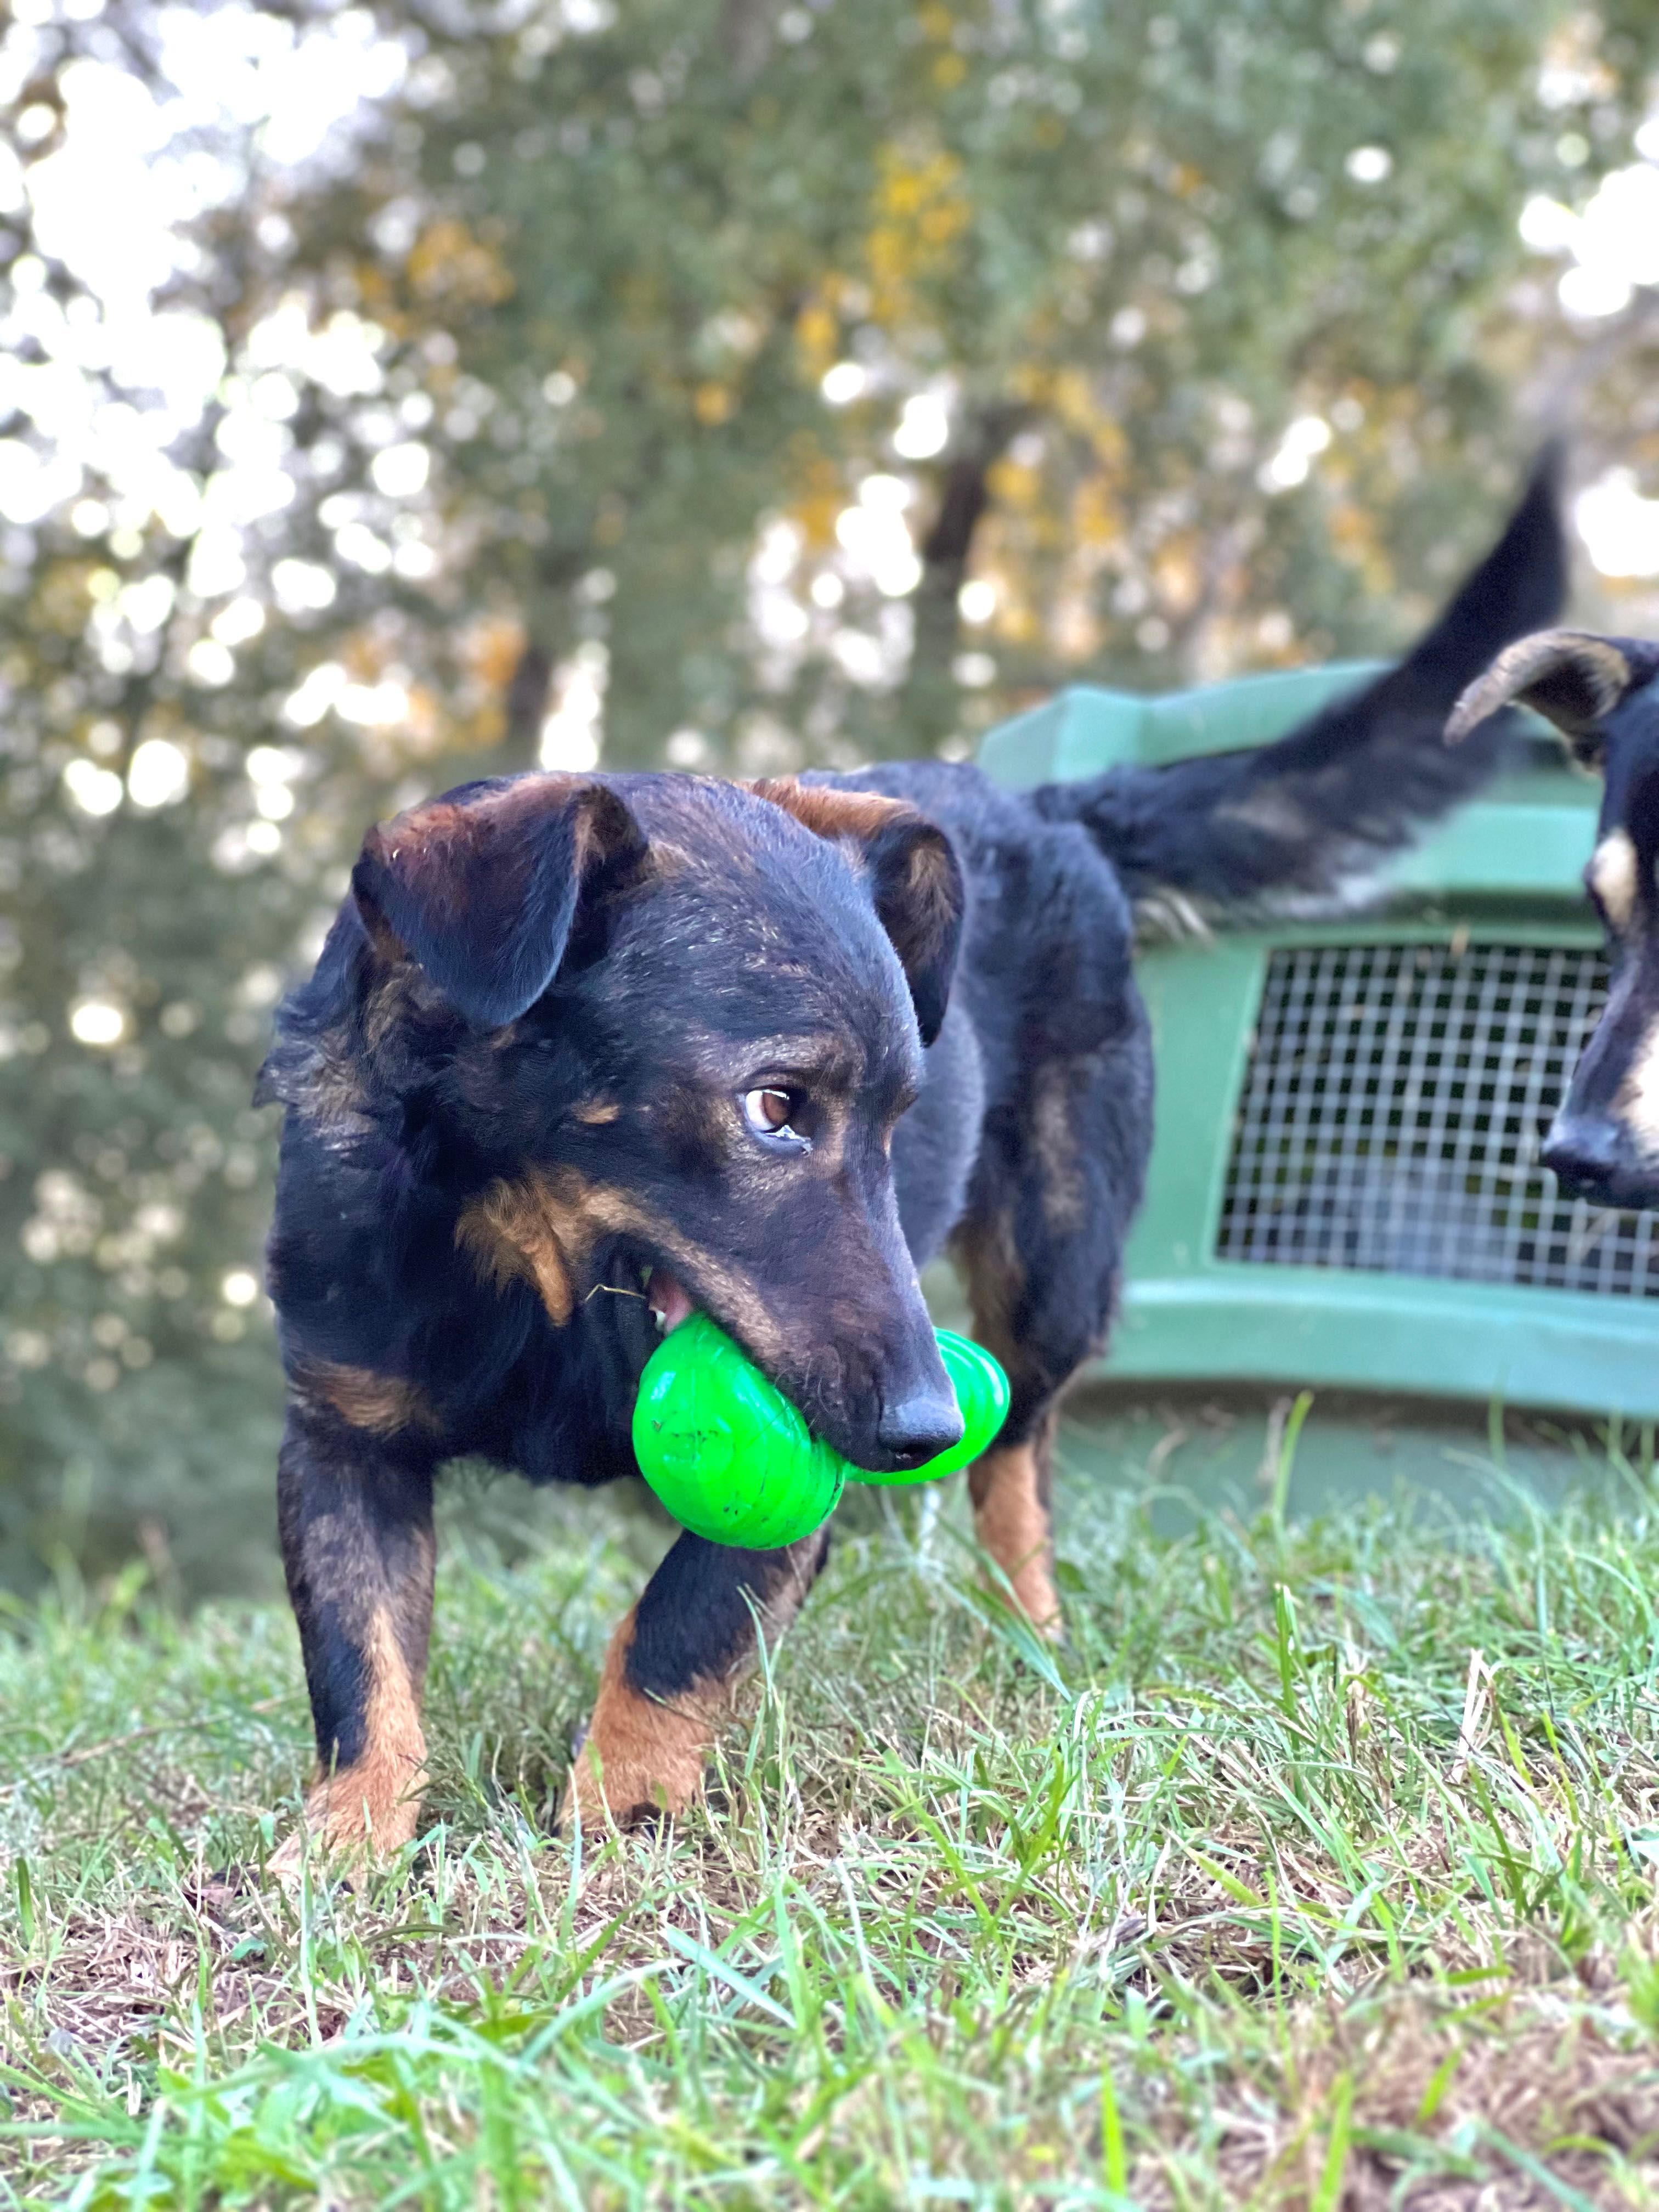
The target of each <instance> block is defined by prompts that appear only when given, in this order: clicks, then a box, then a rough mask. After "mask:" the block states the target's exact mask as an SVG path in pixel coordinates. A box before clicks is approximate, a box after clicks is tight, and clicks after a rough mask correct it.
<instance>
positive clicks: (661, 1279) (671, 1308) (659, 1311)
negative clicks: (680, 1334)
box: [645, 1267, 692, 1336]
mask: <svg viewBox="0 0 1659 2212" xmlns="http://www.w3.org/2000/svg"><path fill="white" fill-rule="evenodd" d="M645 1302H646V1304H647V1306H649V1307H650V1309H651V1318H652V1320H653V1322H654V1323H655V1324H656V1329H657V1334H658V1335H659V1336H672V1334H674V1331H675V1330H676V1329H677V1328H678V1327H679V1325H680V1323H681V1322H683V1321H686V1320H689V1319H690V1315H691V1311H692V1306H691V1301H690V1297H688V1296H687V1295H686V1291H685V1287H684V1284H682V1283H681V1282H680V1281H679V1280H678V1279H677V1278H676V1277H675V1276H673V1275H671V1274H670V1273H669V1272H668V1270H667V1268H666V1267H653V1269H652V1270H651V1273H650V1275H649V1276H648V1277H647V1281H646V1285H645Z"/></svg>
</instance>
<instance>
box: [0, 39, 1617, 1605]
mask: <svg viewBox="0 0 1659 2212" xmlns="http://www.w3.org/2000/svg"><path fill="white" fill-rule="evenodd" d="M1656 51H1659V22H1656V21H1655V20H1654V19H1653V16H1652V11H1651V10H1650V9H1646V8H1644V7H1640V6H1638V5H1637V4H1636V0H1619V4H1617V5H1609V6H1608V7H1606V8H1604V9H1601V12H1600V13H1590V12H1587V11H1585V10H1583V9H1579V10H1577V11H1572V12H1569V11H1568V10H1567V9H1565V8H1564V7H1562V6H1560V5H1559V4H1555V0H1336V4H1326V0H1258V4H1256V5H1255V6H1253V7H1249V8H1239V9H1233V10H1231V11H1229V10H1227V9H1217V8H1216V7H1214V6H1213V5H1212V4H1210V0H1114V4H1113V5H1112V6H1110V7H1107V6H1106V5H1104V4H1103V0H1041V4H1039V0H961V4H951V0H921V4H920V5H915V4H905V5H901V6H894V5H891V4H889V0H815V4H775V0H626V4H623V5H621V6H613V5H612V4H611V0H556V4H548V0H535V4H530V3H529V0H501V4H496V5H490V6H483V5H479V6H476V7H469V6H468V5H466V4H465V0H443V4H442V5H439V4H436V0H434V4H432V5H431V6H404V7H395V8H394V7H387V8H383V9H380V10H378V11H375V12H373V13H371V12H370V11H369V10H368V9H363V8H358V9H348V10H344V11H342V12H335V11H333V10H331V9H329V8H326V7H324V6H321V5H319V6H317V7H316V8H315V9H312V8H310V7H308V6H307V5H304V4H301V5H295V6H287V7H283V8H276V7H274V6H273V7H270V8H264V9H261V8H258V7H247V6H241V5H225V6H223V7H218V8H212V7H209V8H202V7H191V8H185V7H177V6H172V5H153V4H148V0H106V4H105V5H104V6H103V7H102V8H101V9H98V8H97V7H96V5H95V0H73V4H72V5H71V4H70V0H63V4H62V5H61V6H58V5H55V4H54V0H27V4H15V5H14V8H13V9H12V12H11V15H10V19H9V23H8V25H7V27H6V29H5V32H4V34H3V39H0V120H3V123H4V125H5V128H4V130H3V131H0V149H3V148H4V147H7V146H9V147H10V148H13V149H15V154H13V155H8V154H6V153H4V152H3V150H0V220H3V222H4V225H5V230H4V234H3V240H0V258H3V261H4V263H5V273H4V276H3V277H0V310H3V314H4V318H5V320H4V327H3V333H0V343H3V346H4V348H5V350H6V355H7V359H6V360H5V361H4V362H3V363H0V518H3V520H4V524H5V528H4V532H3V537H0V688H3V699H4V708H5V711H4V717H3V724H0V746H3V748H4V752H3V757H4V760H5V763H6V768H5V785H4V806H5V829H4V836H5V842H4V848H3V852H0V869H3V875H0V892H3V897H4V900H5V906H6V914H7V917H8V918H7V920H6V922H5V930H6V934H5V935H4V936H3V937H0V960H3V961H4V962H5V963H8V967H9V973H8V975H7V980H6V986H5V988H6V1001H5V1004H4V1005H3V1006H0V1053H3V1054H4V1055H5V1056H6V1064H5V1066H3V1068H0V1086H3V1087H0V1158H3V1161H4V1163H5V1166H6V1169H7V1174H6V1177H5V1180H4V1181H3V1182H0V1249H3V1250H4V1251H6V1252H7V1253H8V1254H9V1255H17V1256H16V1264H15V1266H11V1265H9V1266H8V1268H7V1270H6V1273H5V1285H6V1287H5V1291H4V1301H5V1303H4V1315H3V1336H0V1401H3V1404H4V1423H3V1427H4V1442H3V1443H0V1564H3V1567H4V1569H5V1570H6V1571H14V1572H15V1571H22V1570H21V1567H20V1565H19V1562H20V1561H21V1560H22V1559H24V1558H25V1557H26V1556H39V1555H40V1554H42V1553H44V1552H45V1551H46V1549H48V1548H49V1547H50V1544H51V1542H52V1541H55V1540H61V1541H69V1542H70V1543H71V1544H72V1545H75V1546H76V1547H79V1548H80V1550H81V1551H82V1553H83V1555H84V1556H86V1557H87V1558H88V1559H94V1560H97V1559H105V1558H107V1557H110V1556H112V1554H113V1553H116V1552H118V1551H119V1550H120V1549H121V1548H122V1547H125V1545H126V1544H128V1543H129V1542H130V1541H131V1534H132V1532H133V1530H134V1529H135V1528H137V1526H138V1525H139V1524H141V1523H143V1522H149V1523H151V1524H153V1528H154V1531H155V1533H154V1534H152V1535H151V1537H150V1541H151V1543H152V1547H155V1546H157V1545H159V1544H160V1543H161V1542H163V1541H165V1542H167V1544H169V1545H170V1546H171V1547H172V1549H173V1553H174V1554H175V1555H176V1557H177V1559H179V1564H180V1565H181V1567H182V1568H183V1570H184V1571H185V1573H186V1575H187V1576H188V1577H190V1578H191V1579H192V1580H194V1581H197V1582H203V1581H215V1580H218V1581H230V1580H235V1579H240V1578H242V1577H245V1576H246V1574H248V1573H249V1572H250V1571H251V1568H250V1562H251V1561H252V1560H255V1559H264V1558H266V1557H267V1556H268V1553H267V1550H266V1545H267V1529H268V1525H269V1516H268V1508H267V1507H266V1506H265V1505H264V1503H263V1498H264V1492H265V1491H266V1489H267V1486H268V1480H269V1473H268V1471H269V1466H270V1455H271V1451H272V1447H273V1443H274V1437H275V1430H276V1415H277V1408H278V1397H279V1393H278V1389H277V1385H276V1378H275V1375H274V1372H273V1369H272V1361H271V1346H270V1329H269V1318H268V1315H267V1313H266V1310H265V1309H264V1304H263V1301H262V1300H261V1299H260V1298H259V1297H258V1295H257V1286H256V1283H255V1279H254V1278H255V1274H256V1272H257V1268H258V1236H259V1230H260V1225H261V1223H262V1220H263V1218H264V1212H265V1206H266V1199H265V1181H266V1176H267V1171H268V1166H269V1158H270V1137H271V1133H270V1129H269V1127H268V1122H267V1120H266V1118H265V1117H257V1116H254V1115H252V1113H251V1111H250V1109H248V1106H247V1097H248V1086H249V1083H250V1080H251V1077H252V1069H253V1067H254V1066H255V1065H256V1064H257V1060H258V1056H259V1051H260V1047H261V1041H262V1037H263V1034H264V1029H265V1026H266V1024H267V1020H268V1009H269V1006H270V1002H271V1000H272V999H273V997H274V995H275V994H276V990H277V989H278V987H279V986H280V983H281V981H282V978H283V973H284V971H291V970H292V969H293V968H294V967H295V966H296V965H297V964H299V963H301V962H302V961H303V960H304V958H305V957H307V954H308V951H309V949H310V948H311V946H312V945H314V943H315V942H316V941H317V937H318V933H319V929H320V927H321V923H322V920H323V918H324V916H325V914H326V911H327V908H328V906H329V904H330V902H331V901H332V900H333V899H334V898H336V897H337V896H338V895H339V892H340V890H341V889H342V888H343V881H344V875H343V870H344V866H345V865H346V863H347V862H348V861H349V856H350V852H351V850H352V849H353V848H354V847H355V843H356V838H357V836H358V835H359V833H360V831H361V828H362V823H364V822H365V821H366V820H367V819H368V818H370V817H373V816H374V815H376V814H380V813H384V812H385V811H388V810H389V809H390V808H392V807H393V806H395V805H398V804H402V803H404V802H405V801H406V800H407V799H410V798H411V797H413V796H414V795H416V793H417V792H418V791H420V790H422V789H423V788H427V787H430V786H431V785H432V784H433V782H434V781H436V780H438V779H446V780H453V778H454V777H455V776H456V775H461V774H467V773H476V772H478V771H479V770H482V769H495V768H500V767H521V766H526V765H529V764H530V763H532V762H533V761H535V760H536V759H537V758H538V757H539V758H541V759H543V760H544V761H546V762H548V763H550V764H551V763H559V764H568V765H573V766H578V767H580V766H582V765H586V764H591V763H592V762H593V761H594V760H595V759H596V758H598V757H599V754H600V748H601V745H602V747H603V757H605V760H606V761H608V762H610V763H615V764H623V763H629V764H632V763H653V764H662V763H668V764H671V765H675V766H679V767H712V768H722V767H726V766H732V767H736V768H740V769H744V770H753V769H779V768H783V767H788V766H792V765H796V764H799V763H801V762H802V761H805V760H812V761H822V762H832V763H842V762H849V761H852V760H854V759H857V758H860V757H867V756H868V755H870V754H872V753H879V752H886V753H894V752H903V751H911V750H927V749H929V748H933V747H938V748H939V749H941V750H945V751H947V752H954V753H957V754H959V753H961V752H963V751H965V750H967V749H968V747H969V744H971V742H972V738H973V736H974V734H975V732H977V730H978V729H980V728H981V727H982V726H984V725H985V724H987V722H988V721H990V720H993V719H994V718H995V717H996V716H998V715H1000V714H1002V713H1005V712H1006V711H1009V710H1010V709H1012V708H1014V707H1017V706H1018V705H1021V704H1024V703H1025V702H1027V701H1028V700H1029V699H1030V698H1031V697H1032V696H1036V694H1038V693H1040V692H1041V691H1042V690H1047V689H1048V688H1050V687H1051V686H1052V685H1054V684H1057V683H1059V682H1062V681H1066V680H1070V679H1073V678H1077V677H1082V676H1086V677H1089V678H1094V679H1097V680H1098V679H1105V680H1109V681H1115V682H1127V683H1131V684H1136V685H1139V686H1145V687H1152V686H1158V685H1164V684H1170V683H1178V682H1184V681H1189V680H1201V679H1204V678H1211V677H1214V676H1218V675H1221V674H1225V673H1227V672H1231V671H1236V670H1238V669H1241V668H1244V667H1248V666H1251V665H1263V664H1272V663H1276V662H1282V661H1285V660H1290V659H1302V658H1307V657H1323V656H1327V655H1329V654H1332V653H1349V652H1363V651H1372V650H1379V649H1386V648H1387V647H1389V646H1390V645H1391V644H1393V643H1395V641H1398V640H1399V639H1400V638H1401V635H1403V634H1404V633H1405V632H1406V631H1407V629H1409V628H1410V626H1411V625H1412V624H1413V623H1415V622H1417V621H1418V620H1419V619H1420V618H1421V617H1422V615H1423V614H1424V613H1425V611H1426V610H1427V608H1428V607H1429V605H1431V602H1432V601H1433V599H1435V598H1436V597H1437V595H1438V594H1439V592H1441V590H1442V589H1443V586H1444V583H1445V582H1446V581H1447V580H1449V577H1450V575H1451V574H1452V573H1453V572H1454V570H1455V568H1457V567H1458V566H1459V565H1460V564H1461V563H1462V562H1463V561H1464V560H1465V559H1466V558H1467V557H1468V556H1469V555H1471V554H1472V553H1473V552H1474V550H1475V549H1476V546H1477V544H1479V542H1480V539H1481V538H1483V537H1484V536H1485V535H1486V533H1487V532H1489V531H1490V530H1491V529H1492V526H1493V525H1494V523H1495V521H1496V520H1497V518H1498V513H1499V511H1500V509H1501V508H1502V507H1503V505H1504V502H1505V501H1506V500H1507V498H1508V497H1509V495H1510V492H1511V491H1512V489H1513V487H1514V484H1515V483H1516V477H1517V473H1518V469H1519V465H1520V462H1521V459H1522V455H1523V453H1525V451H1526V449H1527V448H1528V446H1529V445H1530V444H1531V443H1533V442H1534V440H1535V437H1536V435H1537V433H1538V430H1539V429H1540V428H1541V427H1542V426H1543V424H1544V420H1545V418H1546V417H1547V416H1550V415H1551V414H1552V413H1553V412H1555V413H1559V411H1560V410H1562V409H1563V408H1564V407H1571V410H1572V411H1573V412H1574V413H1575V415H1577V413H1580V412H1583V411H1585V410H1589V411H1592V412H1593V405H1592V402H1593V400H1594V396H1595V392H1599V391H1601V389H1603V388H1604V387H1606V388H1609V389H1611V388H1613V387H1614V386H1616V385H1617V381H1618V379H1619V378H1620V377H1621V376H1622V377H1627V376H1628V374H1629V372H1628V368H1627V366H1626V364H1627V362H1628V361H1629V359H1630V357H1631V351H1632V342H1631V337H1630V331H1631V326H1632V325H1633V324H1636V323H1639V322H1640V321H1641V320H1642V318H1643V317H1644V313H1645V309H1644V306H1643V301H1644V299H1645V298H1646V297H1649V296H1650V295H1638V298H1637V299H1636V301H1634V302H1633V303H1632V306H1631V307H1629V309H1628V310H1626V311H1624V312H1623V313H1622V314H1615V315H1614V316H1613V319H1612V320H1611V321H1607V320H1604V321H1603V322H1602V323H1601V325H1598V326H1597V327H1598V328H1599V329H1600V330H1601V331H1605V332H1611V333H1612V334H1613V335H1612V336H1611V337H1606V336H1604V337H1599V338H1595V339H1592V340H1591V341H1590V342H1589V344H1588V345H1587V344H1586V343H1585V341H1584V340H1583V338H1582V337H1579V336H1578V335H1577V328H1578V326H1577V325H1569V324H1566V323H1564V322H1563V320H1562V319H1561V316H1560V314H1559V311H1558V307H1557V305H1556V299H1555V294H1554V290H1553V286H1551V285H1549V284H1547V283H1545V282H1544V281H1543V277H1542V275H1541V264H1539V263H1538V262H1537V261H1536V260H1535V259H1534V261H1532V263H1531V264H1530V265H1529V264H1528V257H1527V254H1526V251H1525V249H1524V247H1523V245H1522V241H1521V240H1520V239H1519V238H1518V237H1517V234H1516V216H1517V214H1518V212H1519V211H1520V210H1521V209H1522V205H1523V204H1527V203H1528V201H1529V200H1530V201H1532V202H1534V203H1536V204H1544V203H1547V204H1550V205H1559V206H1560V207H1562V208H1563V209H1564V210H1565V215H1564V217H1563V220H1564V221H1567V222H1573V221H1577V213H1576V212H1575V211H1576V210H1577V209H1579V208H1581V207H1582V206H1583V204H1584V203H1585V202H1586V201H1587V200H1588V199H1589V196H1590V194H1591V192H1592V191H1593V189H1594V187H1595V184H1596V181H1597V179H1598V176H1599V174H1600V173H1601V171H1603V170H1605V169H1608V168H1616V167H1619V165H1620V164H1624V163H1627V162H1628V161H1629V159H1630V154H1629V146H1630V134H1631V131H1632V127H1633V125H1634V124H1635V122H1636V120H1637V119H1638V116H1639V114H1640V112H1641V109H1642V101H1643V98H1644V72H1645V71H1646V70H1647V69H1648V68H1649V67H1650V64H1651V62H1652V60H1653V58H1654V56H1655V53H1656ZM1562 235H1563V237H1565V235H1566V233H1565V231H1564V232H1563V233H1562ZM1575 235H1576V234H1575ZM1656 273H1659V272H1656ZM1604 304H1605V303H1604ZM1597 345H1599V346H1600V347H1601V353H1602V355H1603V356H1605V358H1599V357H1598V358H1597V359H1596V360H1595V361H1594V362H1592V361H1591V356H1592V355H1593V354H1594V352H1595V347H1596V346H1597ZM1609 380H1612V381H1611V383H1609ZM1517 394H1519V395H1521V398H1520V400H1517V397H1516V395H1517ZM1523 403H1524V404H1523ZM1528 406H1529V407H1530V413H1528ZM251 1499H258V1500H260V1501H261V1502H260V1503H259V1504H257V1505H256V1506H251V1505H250V1504H249V1502H248V1501H250V1500H251Z"/></svg>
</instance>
